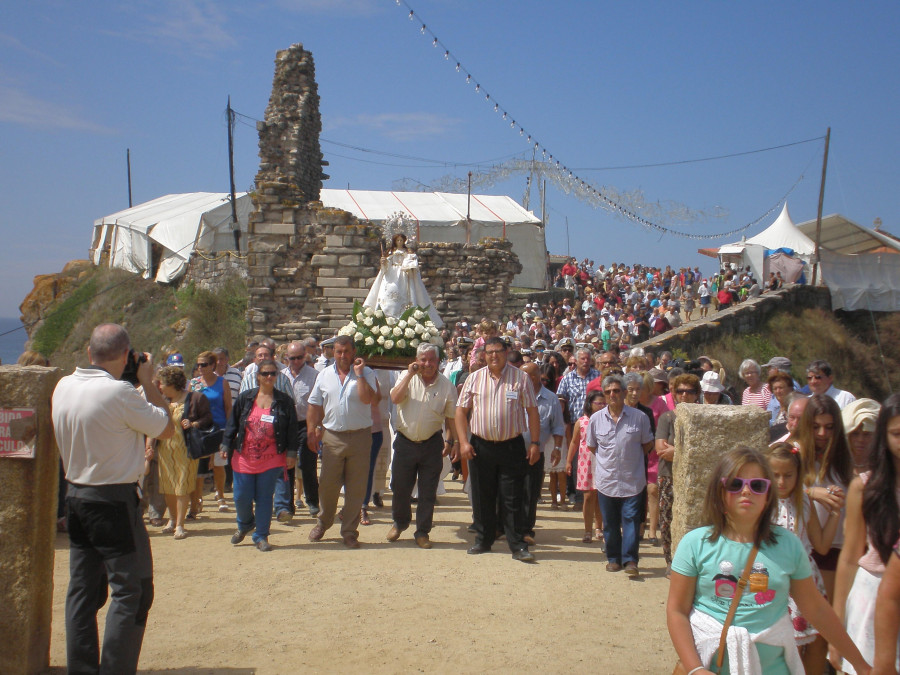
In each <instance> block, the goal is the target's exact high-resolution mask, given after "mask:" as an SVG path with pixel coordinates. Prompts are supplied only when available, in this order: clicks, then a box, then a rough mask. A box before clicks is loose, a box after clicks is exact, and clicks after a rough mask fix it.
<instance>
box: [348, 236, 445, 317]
mask: <svg viewBox="0 0 900 675" xmlns="http://www.w3.org/2000/svg"><path fill="white" fill-rule="evenodd" d="M413 305H418V306H419V307H428V315H429V318H430V319H431V320H432V321H433V322H434V325H435V326H437V327H438V328H440V327H441V326H443V325H444V322H443V321H441V317H440V316H438V313H437V310H435V308H434V305H433V304H432V302H431V298H430V297H428V291H427V290H425V284H423V283H422V275H421V274H420V273H419V258H418V256H416V254H415V253H410V252H409V251H404V250H399V251H392V252H391V253H389V254H388V255H387V256H386V257H385V258H384V262H383V263H382V265H381V270H380V271H379V272H378V276H377V277H375V283H373V284H372V288H371V289H370V290H369V294H368V295H367V296H366V300H365V302H363V306H364V307H371V308H372V309H377V308H379V307H380V308H381V309H382V310H383V311H384V313H385V314H387V315H388V316H392V317H394V318H398V319H399V318H400V315H402V314H403V312H404V311H406V310H407V309H408V308H409V307H411V306H413Z"/></svg>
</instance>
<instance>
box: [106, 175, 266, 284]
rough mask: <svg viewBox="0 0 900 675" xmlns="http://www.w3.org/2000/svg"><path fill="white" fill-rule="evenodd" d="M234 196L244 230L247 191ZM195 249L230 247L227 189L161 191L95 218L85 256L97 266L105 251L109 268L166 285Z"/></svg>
mask: <svg viewBox="0 0 900 675" xmlns="http://www.w3.org/2000/svg"><path fill="white" fill-rule="evenodd" d="M236 197H237V199H236V202H235V207H236V210H237V216H238V223H239V227H240V229H241V230H242V231H246V229H247V220H248V218H249V215H250V211H251V210H252V208H253V207H252V204H251V202H250V198H249V196H248V195H247V193H245V192H241V193H238V194H237V195H236ZM195 248H202V249H205V250H207V251H210V252H216V251H220V250H233V249H234V237H233V235H232V217H231V199H230V196H229V195H228V193H217V192H192V193H188V194H172V195H165V196H164V197H159V198H157V199H154V200H152V201H149V202H145V203H143V204H139V205H137V206H134V207H132V208H130V209H125V210H124V211H119V212H117V213H113V214H111V215H109V216H105V217H103V218H100V219H98V220H95V221H94V236H93V240H92V244H91V252H90V257H91V260H92V261H93V262H94V264H97V265H99V264H100V262H101V259H102V257H103V254H104V253H107V254H108V256H109V266H110V267H121V268H122V269H126V270H129V271H130V272H140V273H142V274H143V275H144V277H145V278H150V277H151V276H155V278H156V281H160V282H165V283H168V282H171V281H174V280H175V279H177V278H178V277H180V276H181V275H182V274H184V272H185V270H186V269H187V263H188V260H190V257H191V254H192V253H193V252H194V249H195Z"/></svg>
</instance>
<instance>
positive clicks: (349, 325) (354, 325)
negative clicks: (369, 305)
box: [347, 321, 356, 331]
mask: <svg viewBox="0 0 900 675" xmlns="http://www.w3.org/2000/svg"><path fill="white" fill-rule="evenodd" d="M347 328H349V329H350V330H351V331H355V330H356V324H355V323H353V322H352V321H351V322H350V323H348V324H347Z"/></svg>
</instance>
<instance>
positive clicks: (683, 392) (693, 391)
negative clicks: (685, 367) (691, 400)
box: [675, 389, 697, 396]
mask: <svg viewBox="0 0 900 675" xmlns="http://www.w3.org/2000/svg"><path fill="white" fill-rule="evenodd" d="M675 393H676V394H681V395H682V396H683V395H686V394H696V393H697V390H696V389H676V390H675Z"/></svg>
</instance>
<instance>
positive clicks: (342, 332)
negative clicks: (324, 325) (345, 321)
mask: <svg viewBox="0 0 900 675" xmlns="http://www.w3.org/2000/svg"><path fill="white" fill-rule="evenodd" d="M352 334H353V331H352V330H349V326H344V327H343V328H341V329H340V330H339V331H338V335H352Z"/></svg>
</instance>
